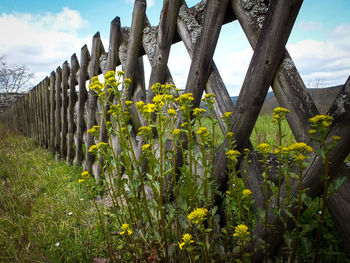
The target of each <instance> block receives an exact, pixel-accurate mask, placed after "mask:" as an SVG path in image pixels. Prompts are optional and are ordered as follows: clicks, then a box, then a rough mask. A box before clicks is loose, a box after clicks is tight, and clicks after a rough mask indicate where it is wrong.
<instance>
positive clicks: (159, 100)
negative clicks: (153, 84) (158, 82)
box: [152, 94, 164, 104]
mask: <svg viewBox="0 0 350 263" xmlns="http://www.w3.org/2000/svg"><path fill="white" fill-rule="evenodd" d="M163 100H164V95H159V94H158V95H156V96H154V97H153V99H152V101H153V102H154V103H155V104H160V103H163V104H164V102H163Z"/></svg>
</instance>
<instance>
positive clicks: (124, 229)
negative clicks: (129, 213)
mask: <svg viewBox="0 0 350 263" xmlns="http://www.w3.org/2000/svg"><path fill="white" fill-rule="evenodd" d="M121 229H122V232H120V233H119V235H121V236H122V235H124V234H125V233H128V235H129V236H130V235H131V234H132V230H131V229H130V226H129V224H123V225H122V227H121Z"/></svg>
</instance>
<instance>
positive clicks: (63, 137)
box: [61, 61, 70, 160]
mask: <svg viewBox="0 0 350 263" xmlns="http://www.w3.org/2000/svg"><path fill="white" fill-rule="evenodd" d="M69 74H70V68H69V64H68V62H67V61H65V62H64V63H63V66H62V85H61V87H62V120H61V126H62V131H61V154H62V155H61V158H62V159H63V160H66V158H67V133H68V118H67V108H68V95H67V92H68V89H69V86H68V77H69Z"/></svg>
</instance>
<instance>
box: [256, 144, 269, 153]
mask: <svg viewBox="0 0 350 263" xmlns="http://www.w3.org/2000/svg"><path fill="white" fill-rule="evenodd" d="M256 149H257V150H258V151H259V152H260V153H261V154H263V155H267V154H268V153H269V152H270V145H269V144H267V143H261V144H259V145H258V146H256Z"/></svg>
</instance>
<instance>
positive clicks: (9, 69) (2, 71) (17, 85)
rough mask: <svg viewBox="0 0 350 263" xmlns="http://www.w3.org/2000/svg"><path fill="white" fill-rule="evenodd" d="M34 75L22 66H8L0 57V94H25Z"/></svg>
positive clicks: (3, 57)
mask: <svg viewBox="0 0 350 263" xmlns="http://www.w3.org/2000/svg"><path fill="white" fill-rule="evenodd" d="M33 77H34V74H33V73H31V72H29V71H28V69H27V68H26V66H24V65H9V64H7V62H6V57H5V56H0V92H25V91H26V89H27V88H28V84H29V81H30V80H31V79H32V78H33Z"/></svg>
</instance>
